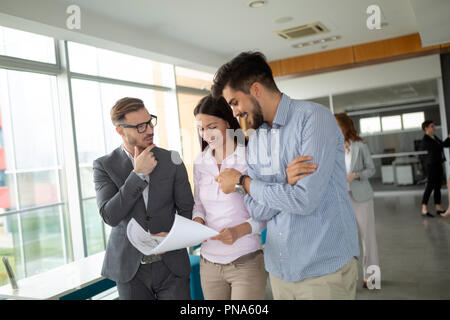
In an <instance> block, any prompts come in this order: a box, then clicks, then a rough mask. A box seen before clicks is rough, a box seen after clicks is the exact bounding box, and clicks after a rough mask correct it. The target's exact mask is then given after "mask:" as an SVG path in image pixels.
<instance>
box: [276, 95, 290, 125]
mask: <svg viewBox="0 0 450 320" xmlns="http://www.w3.org/2000/svg"><path fill="white" fill-rule="evenodd" d="M290 105H291V98H290V97H289V96H288V95H286V94H284V93H282V94H281V100H280V103H279V104H278V108H277V112H276V113H275V118H274V119H273V123H276V124H278V125H280V126H284V125H285V124H286V120H287V118H288V115H289V109H290Z"/></svg>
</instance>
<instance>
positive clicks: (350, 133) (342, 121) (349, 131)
mask: <svg viewBox="0 0 450 320" xmlns="http://www.w3.org/2000/svg"><path fill="white" fill-rule="evenodd" d="M334 116H335V117H336V121H337V122H338V124H339V126H340V127H341V129H342V133H343V134H344V138H345V141H347V142H350V141H363V139H362V138H361V137H360V136H359V134H358V131H356V128H355V124H354V123H353V120H352V119H351V118H350V117H349V116H348V115H346V114H345V113H336V114H335V115H334Z"/></svg>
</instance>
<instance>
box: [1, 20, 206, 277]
mask: <svg viewBox="0 0 450 320" xmlns="http://www.w3.org/2000/svg"><path fill="white" fill-rule="evenodd" d="M61 46H67V50H60V49H63V48H59V47H61ZM64 49H65V48H64ZM58 51H59V52H61V54H62V55H65V53H64V52H68V55H69V57H65V56H63V57H62V58H63V59H58V56H57V54H56V52H58ZM66 61H67V65H66V64H65V63H66ZM66 71H67V72H66ZM199 74H200V73H199ZM202 81H203V80H202ZM184 84H185V85H186V83H184ZM187 86H189V84H188V85H187ZM183 90H184V91H183ZM189 90H194V91H195V92H194V93H195V94H196V95H197V96H198V97H201V96H202V95H204V94H205V92H207V91H206V90H203V89H199V88H195V87H192V86H191V88H188V91H189ZM176 91H177V90H176V82H175V68H174V66H173V65H169V64H164V63H159V62H155V61H151V60H148V59H145V58H143V57H135V56H131V55H127V54H123V53H118V52H113V51H109V50H104V49H101V48H95V47H91V46H87V45H84V44H78V43H74V42H65V41H60V40H58V41H56V40H55V39H53V38H49V37H46V36H42V35H36V34H32V33H28V32H23V31H19V30H14V29H10V28H5V27H1V26H0V256H7V257H8V258H9V260H10V263H11V265H12V267H13V269H14V271H15V273H16V276H17V278H18V279H21V278H23V277H27V276H30V275H33V274H36V273H39V272H43V271H46V270H48V269H51V268H54V267H56V266H59V265H61V264H64V263H68V262H71V261H73V259H77V258H81V257H83V256H86V255H91V254H94V253H97V252H100V251H103V250H105V246H106V242H107V240H108V237H109V233H110V227H108V226H106V225H105V224H104V223H103V221H102V219H101V217H100V215H99V212H98V208H97V202H96V198H95V189H94V182H93V169H92V163H93V161H94V160H95V159H96V158H98V157H100V156H103V155H105V154H107V153H109V152H111V151H112V150H114V149H115V148H118V147H120V145H121V143H122V140H121V138H120V136H119V135H118V134H117V133H116V131H115V128H114V126H113V125H112V123H111V120H110V109H111V107H112V106H113V105H114V103H115V102H116V101H117V100H118V99H120V98H123V97H137V98H140V99H142V100H143V101H144V104H145V106H146V107H147V109H148V110H149V112H150V113H153V114H156V115H157V116H158V125H157V127H156V130H155V137H154V141H155V143H156V144H157V145H158V146H160V147H162V148H165V149H169V150H176V151H178V152H180V154H183V149H182V144H181V137H180V135H181V133H180V117H179V108H178V104H177V95H176ZM181 92H186V88H184V89H183V87H181ZM190 93H192V92H190ZM183 115H184V113H183ZM190 119H191V120H192V118H190ZM80 244H81V245H80ZM7 281H8V280H7V275H6V272H5V270H4V267H3V264H1V263H0V285H3V284H5V283H7Z"/></svg>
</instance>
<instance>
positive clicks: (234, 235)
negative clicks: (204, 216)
mask: <svg viewBox="0 0 450 320" xmlns="http://www.w3.org/2000/svg"><path fill="white" fill-rule="evenodd" d="M251 232H252V227H251V226H250V224H249V223H248V222H244V223H242V224H240V225H237V226H234V227H231V228H225V229H222V230H221V231H220V233H219V234H218V235H217V236H215V237H212V238H211V240H219V241H222V242H223V243H224V244H228V245H231V244H233V243H234V242H235V241H236V240H237V239H239V238H241V237H243V236H245V235H246V234H250V233H251Z"/></svg>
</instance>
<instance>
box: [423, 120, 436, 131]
mask: <svg viewBox="0 0 450 320" xmlns="http://www.w3.org/2000/svg"><path fill="white" fill-rule="evenodd" d="M432 123H434V122H433V121H431V120H425V121H424V122H423V123H422V130H423V131H425V129H426V128H428V126H429V125H430V124H432Z"/></svg>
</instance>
